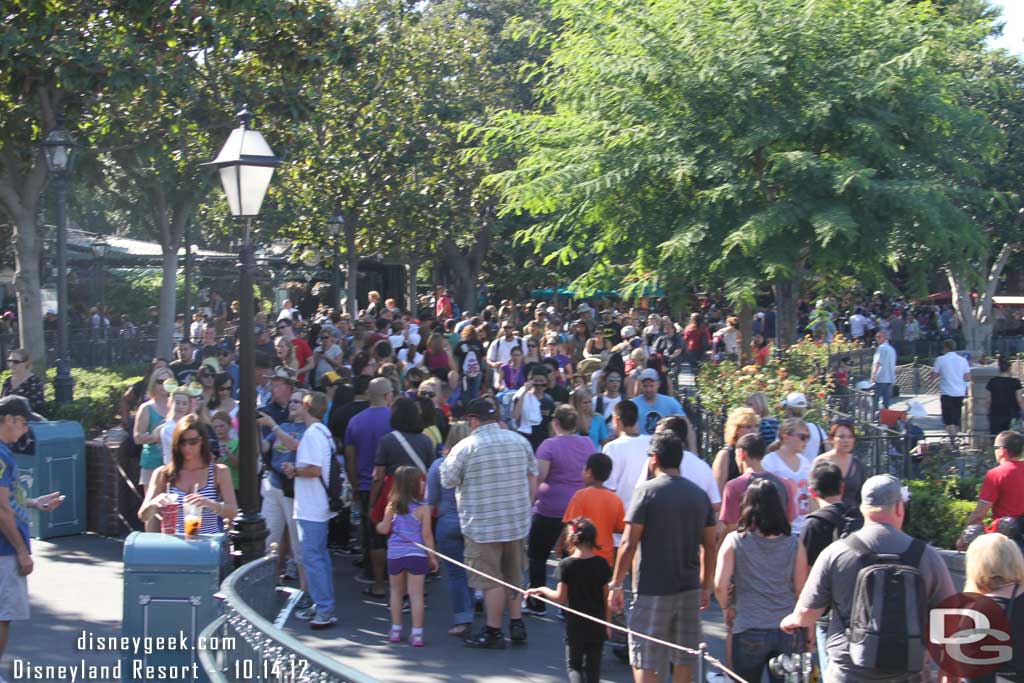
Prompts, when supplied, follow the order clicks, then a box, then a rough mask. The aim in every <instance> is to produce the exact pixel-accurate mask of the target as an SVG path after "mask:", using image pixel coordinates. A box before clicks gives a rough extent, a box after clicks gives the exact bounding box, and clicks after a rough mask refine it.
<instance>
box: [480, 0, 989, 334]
mask: <svg viewBox="0 0 1024 683" xmlns="http://www.w3.org/2000/svg"><path fill="white" fill-rule="evenodd" d="M552 4H553V9H554V14H555V17H556V18H557V19H558V20H560V21H561V22H562V26H563V28H562V29H561V30H560V32H559V33H558V34H557V35H554V36H551V40H552V54H551V59H550V60H549V62H548V65H547V67H546V69H545V72H544V76H543V86H542V95H543V98H544V102H545V104H547V105H548V106H549V109H548V110H547V111H543V112H541V113H530V114H517V113H502V114H500V115H499V116H496V117H495V118H494V119H493V120H492V122H491V123H490V125H489V126H486V127H483V128H481V129H480V130H479V131H478V135H479V139H480V140H481V141H482V142H483V146H484V148H485V149H488V150H490V151H491V152H492V153H501V152H503V151H505V150H508V151H509V152H510V153H517V152H519V151H525V152H526V154H525V156H524V157H523V158H522V159H521V161H520V162H519V163H518V164H517V166H516V167H515V168H514V169H511V170H509V171H506V172H503V173H498V174H495V175H494V176H492V178H491V179H490V180H491V182H493V183H494V185H495V186H496V187H498V188H499V189H500V190H501V191H502V193H503V196H504V200H505V205H504V209H503V210H504V211H505V212H506V213H510V212H523V211H526V212H531V213H533V214H534V215H536V216H541V217H544V218H545V220H543V221H541V222H539V223H538V224H537V225H535V226H533V227H531V228H530V229H528V230H526V231H525V232H524V237H526V238H527V239H530V240H532V241H533V242H534V243H535V244H537V245H538V246H541V245H547V244H551V243H555V244H558V245H560V249H559V253H556V254H554V255H553V258H567V259H570V260H571V259H576V258H580V257H582V256H583V255H588V256H590V257H593V258H594V261H595V264H603V265H596V267H595V270H597V271H599V272H600V271H601V270H604V271H606V272H610V271H613V270H615V268H614V267H615V266H616V265H617V264H619V263H625V264H628V266H629V269H630V270H631V271H632V272H633V274H634V279H635V280H636V281H637V282H638V283H642V282H643V281H644V279H645V275H646V274H650V273H657V274H659V275H660V276H662V277H665V276H669V275H670V274H671V273H673V272H676V273H683V274H684V275H687V274H693V275H698V276H699V275H700V274H701V272H702V271H703V272H704V273H708V272H710V273H714V274H717V275H719V276H722V277H725V278H727V280H726V282H727V285H729V286H730V287H731V288H732V289H733V290H734V291H740V292H742V291H743V290H746V291H749V290H750V288H751V283H752V281H753V280H754V279H760V280H762V281H768V282H771V283H772V284H773V285H774V288H775V292H776V298H777V302H778V304H779V324H780V327H781V330H782V334H783V341H784V342H790V341H792V340H793V339H794V338H795V337H796V299H797V296H798V294H799V291H800V285H801V281H802V280H803V278H804V276H805V274H807V273H808V272H813V271H814V270H815V269H817V268H820V267H823V266H828V267H831V266H833V265H834V264H837V263H845V264H847V266H848V267H850V266H852V268H853V269H855V270H857V271H859V272H863V273H867V274H872V275H876V276H884V274H885V270H886V269H887V268H890V267H892V266H894V265H895V264H897V263H899V262H900V261H901V260H904V259H908V258H911V257H912V256H913V251H912V249H911V248H910V247H909V245H918V244H922V243H925V242H928V243H931V244H933V245H935V247H936V249H943V248H950V247H952V246H953V245H964V244H972V245H975V246H976V245H977V244H978V242H979V240H978V236H977V233H976V231H975V230H974V226H973V224H972V222H971V220H970V219H969V217H968V215H967V214H966V213H965V212H964V211H962V210H961V206H960V204H959V203H958V201H957V197H956V183H957V182H958V181H959V180H960V179H963V178H967V177H970V176H971V175H972V174H973V173H974V172H975V171H974V168H973V167H972V166H971V164H970V163H969V160H972V159H979V158H982V157H984V156H985V154H986V153H987V152H988V150H990V149H991V148H992V147H993V145H994V144H995V140H996V137H997V136H996V134H995V130H994V129H993V128H992V127H991V126H990V125H989V124H988V123H987V122H986V121H985V119H984V117H983V116H981V115H979V114H978V113H977V112H975V111H974V110H972V109H971V108H969V107H966V106H964V105H963V104H961V103H960V102H959V101H958V100H957V98H956V96H955V95H956V90H957V87H958V85H959V83H958V80H957V79H958V75H957V74H955V73H952V74H951V73H947V71H946V69H945V67H946V66H947V63H948V58H947V56H946V55H947V53H948V51H947V50H946V49H945V46H946V44H947V43H949V41H951V40H959V34H958V32H959V31H962V30H964V29H963V28H962V27H961V26H960V25H958V24H956V23H955V22H952V21H950V20H947V19H946V18H945V16H944V15H942V14H941V13H939V12H938V11H936V10H935V8H934V7H932V6H931V5H930V4H928V3H921V4H918V5H915V6H908V5H907V4H905V3H902V2H895V3H894V2H888V1H886V0H651V1H650V2H645V3H635V2H629V1H628V0H583V1H582V2H581V1H570V0H564V1H563V0H555V1H554V2H553V3H552ZM623 257H624V260H623V261H617V260H616V259H618V258H623Z"/></svg>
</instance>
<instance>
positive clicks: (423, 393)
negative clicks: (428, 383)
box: [420, 391, 437, 398]
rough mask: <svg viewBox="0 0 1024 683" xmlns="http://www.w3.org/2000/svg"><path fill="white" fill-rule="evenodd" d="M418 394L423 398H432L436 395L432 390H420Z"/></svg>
mask: <svg viewBox="0 0 1024 683" xmlns="http://www.w3.org/2000/svg"><path fill="white" fill-rule="evenodd" d="M420 396H421V397H423V398H434V397H435V396H437V394H435V393H434V392H433V391H421V392H420Z"/></svg>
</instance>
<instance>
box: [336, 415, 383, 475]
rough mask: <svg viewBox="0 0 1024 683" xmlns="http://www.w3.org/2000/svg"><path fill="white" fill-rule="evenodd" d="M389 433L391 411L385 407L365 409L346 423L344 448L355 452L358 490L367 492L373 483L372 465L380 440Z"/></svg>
mask: <svg viewBox="0 0 1024 683" xmlns="http://www.w3.org/2000/svg"><path fill="white" fill-rule="evenodd" d="M390 432H391V409H390V408H388V407H386V406H377V407H376V408H367V409H366V410H364V411H362V412H361V413H359V414H358V415H355V416H354V417H353V418H352V419H351V420H349V421H348V427H347V428H346V429H345V447H346V448H348V447H349V446H352V447H353V448H355V450H356V469H357V470H358V472H359V490H360V491H369V490H370V484H371V483H372V482H373V464H374V461H375V460H376V458H377V445H378V444H379V443H380V438H381V437H382V436H384V435H385V434H388V433H390Z"/></svg>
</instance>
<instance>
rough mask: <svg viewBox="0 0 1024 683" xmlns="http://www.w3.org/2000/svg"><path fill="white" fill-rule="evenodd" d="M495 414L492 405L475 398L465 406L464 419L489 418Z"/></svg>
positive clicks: (485, 400) (482, 399)
mask: <svg viewBox="0 0 1024 683" xmlns="http://www.w3.org/2000/svg"><path fill="white" fill-rule="evenodd" d="M497 414H498V411H497V410H496V409H495V408H494V404H493V403H491V402H490V401H488V400H487V399H485V398H475V399H473V400H472V401H470V402H469V405H468V406H466V417H475V418H491V417H495V416H497Z"/></svg>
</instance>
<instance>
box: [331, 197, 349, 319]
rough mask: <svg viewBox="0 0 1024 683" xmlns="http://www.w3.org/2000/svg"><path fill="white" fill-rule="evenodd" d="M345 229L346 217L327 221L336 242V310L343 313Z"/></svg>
mask: <svg viewBox="0 0 1024 683" xmlns="http://www.w3.org/2000/svg"><path fill="white" fill-rule="evenodd" d="M344 229H345V217H344V216H343V215H341V214H340V213H339V214H337V215H335V216H334V217H333V218H331V219H330V220H329V221H327V232H328V233H329V234H330V236H331V238H332V241H333V242H334V270H333V278H332V281H333V282H332V284H333V285H334V310H336V311H338V312H339V313H341V242H339V241H338V238H339V237H341V232H342V231H343V230H344Z"/></svg>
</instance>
